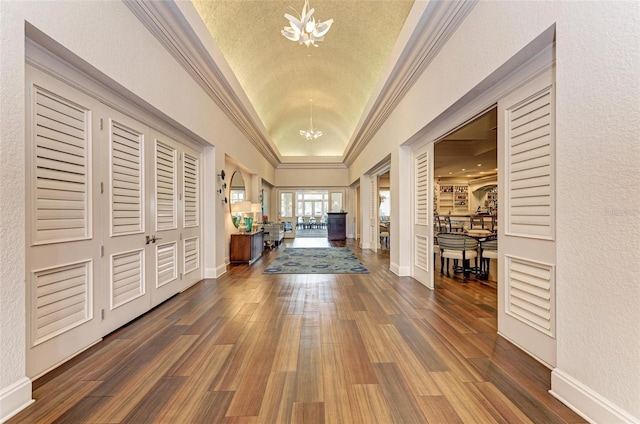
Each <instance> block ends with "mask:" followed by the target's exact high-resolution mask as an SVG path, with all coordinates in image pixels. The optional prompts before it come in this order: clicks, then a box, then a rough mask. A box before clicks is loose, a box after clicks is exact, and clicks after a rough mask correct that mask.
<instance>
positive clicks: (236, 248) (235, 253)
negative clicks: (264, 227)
mask: <svg viewBox="0 0 640 424" xmlns="http://www.w3.org/2000/svg"><path fill="white" fill-rule="evenodd" d="M263 235H264V233H263V232H262V231H256V232H254V233H234V234H231V248H230V249H229V262H231V263H232V264H242V263H248V264H249V265H251V264H252V263H254V262H255V261H257V260H258V259H260V257H261V256H262V251H263V250H264V238H263Z"/></svg>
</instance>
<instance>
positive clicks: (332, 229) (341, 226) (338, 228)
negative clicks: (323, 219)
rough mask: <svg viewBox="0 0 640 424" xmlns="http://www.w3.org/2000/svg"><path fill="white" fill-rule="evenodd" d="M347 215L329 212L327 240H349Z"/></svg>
mask: <svg viewBox="0 0 640 424" xmlns="http://www.w3.org/2000/svg"><path fill="white" fill-rule="evenodd" d="M346 217H347V213H346V212H329V213H327V238H328V239H329V240H346V239H347V218H346Z"/></svg>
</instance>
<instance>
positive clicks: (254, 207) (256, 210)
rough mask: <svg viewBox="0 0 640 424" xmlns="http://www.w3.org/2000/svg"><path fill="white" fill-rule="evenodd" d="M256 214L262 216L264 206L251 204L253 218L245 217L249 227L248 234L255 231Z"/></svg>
mask: <svg viewBox="0 0 640 424" xmlns="http://www.w3.org/2000/svg"><path fill="white" fill-rule="evenodd" d="M256 213H260V214H262V205H261V204H260V203H252V204H251V214H252V217H245V218H244V222H245V224H246V226H247V232H249V231H251V230H253V221H254V220H255V218H256Z"/></svg>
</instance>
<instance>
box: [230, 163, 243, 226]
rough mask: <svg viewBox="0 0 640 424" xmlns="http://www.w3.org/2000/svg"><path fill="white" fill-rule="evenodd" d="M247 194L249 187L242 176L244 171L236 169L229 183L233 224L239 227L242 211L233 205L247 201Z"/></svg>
mask: <svg viewBox="0 0 640 424" xmlns="http://www.w3.org/2000/svg"><path fill="white" fill-rule="evenodd" d="M246 196H247V189H246V186H245V183H244V178H243V177H242V172H240V171H234V173H233V175H231V182H230V184H229V212H231V219H232V220H233V225H235V226H236V228H238V225H240V219H241V216H242V213H240V212H239V211H237V210H234V209H237V208H235V207H234V206H233V205H234V203H240V202H245V201H246V200H247V199H246Z"/></svg>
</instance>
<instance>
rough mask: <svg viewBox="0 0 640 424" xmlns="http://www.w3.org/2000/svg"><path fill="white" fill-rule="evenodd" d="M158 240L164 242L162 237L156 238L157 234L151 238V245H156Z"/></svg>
mask: <svg viewBox="0 0 640 424" xmlns="http://www.w3.org/2000/svg"><path fill="white" fill-rule="evenodd" d="M158 240H162V237H156V235H155V234H154V235H153V236H151V243H155V242H156V241H158Z"/></svg>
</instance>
